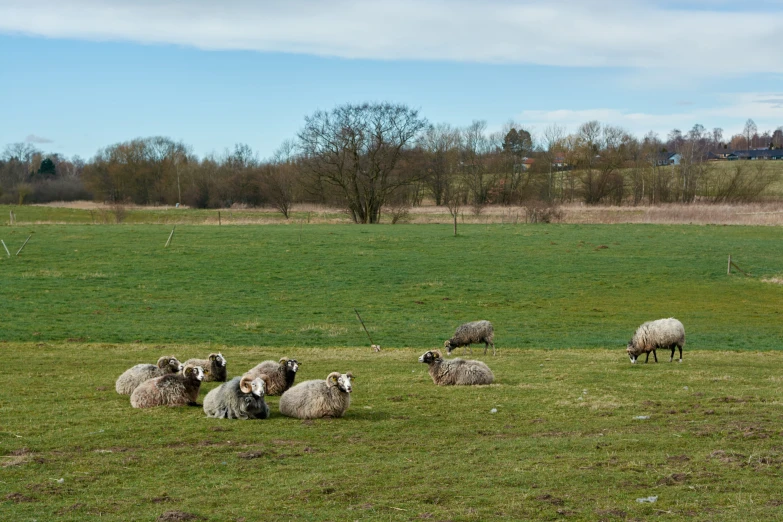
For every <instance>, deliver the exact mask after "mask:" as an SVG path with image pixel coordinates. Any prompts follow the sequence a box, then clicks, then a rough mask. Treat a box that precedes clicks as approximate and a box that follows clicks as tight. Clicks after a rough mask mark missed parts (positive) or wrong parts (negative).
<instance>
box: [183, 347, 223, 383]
mask: <svg viewBox="0 0 783 522" xmlns="http://www.w3.org/2000/svg"><path fill="white" fill-rule="evenodd" d="M185 364H192V365H194V366H201V368H203V369H204V382H212V381H217V382H226V358H225V357H223V355H222V354H220V353H211V354H209V358H208V359H188V360H187V361H185Z"/></svg>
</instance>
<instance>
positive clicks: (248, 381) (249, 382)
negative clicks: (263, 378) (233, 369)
mask: <svg viewBox="0 0 783 522" xmlns="http://www.w3.org/2000/svg"><path fill="white" fill-rule="evenodd" d="M239 389H240V390H242V393H250V392H252V391H253V379H252V378H250V377H242V380H241V381H239Z"/></svg>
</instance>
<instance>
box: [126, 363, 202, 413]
mask: <svg viewBox="0 0 783 522" xmlns="http://www.w3.org/2000/svg"><path fill="white" fill-rule="evenodd" d="M202 380H204V370H203V369H202V368H201V366H194V365H191V364H186V365H185V368H184V369H183V370H182V373H173V374H172V373H170V374H168V375H164V376H163V377H155V378H154V379H149V380H147V381H144V382H143V383H141V384H140V385H139V386H138V387H137V388H136V389H135V390H133V393H132V394H131V397H130V403H131V406H133V407H134V408H152V407H153V406H185V405H189V406H194V405H195V404H196V399H198V390H199V388H200V387H201V381H202Z"/></svg>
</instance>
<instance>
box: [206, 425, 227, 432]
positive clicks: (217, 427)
mask: <svg viewBox="0 0 783 522" xmlns="http://www.w3.org/2000/svg"><path fill="white" fill-rule="evenodd" d="M209 431H215V432H220V431H230V430H229V429H228V428H224V427H223V426H212V427H211V428H209Z"/></svg>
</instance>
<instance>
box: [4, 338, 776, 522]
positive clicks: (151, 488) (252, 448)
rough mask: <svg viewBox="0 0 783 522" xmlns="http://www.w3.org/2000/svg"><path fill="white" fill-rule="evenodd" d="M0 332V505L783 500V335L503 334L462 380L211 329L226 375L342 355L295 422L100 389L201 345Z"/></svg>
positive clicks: (16, 515) (697, 509)
mask: <svg viewBox="0 0 783 522" xmlns="http://www.w3.org/2000/svg"><path fill="white" fill-rule="evenodd" d="M2 347H3V348H2V349H3V354H4V360H5V364H4V365H3V367H4V370H3V386H2V387H0V411H2V414H3V422H2V425H0V466H2V467H0V519H2V520H15V521H17V520H18V521H26V520H63V521H84V520H98V519H100V520H149V521H152V520H156V519H157V517H159V516H160V515H162V514H163V513H166V512H170V511H176V512H180V517H184V516H185V515H184V514H192V515H194V516H197V517H201V518H200V519H201V520H214V521H226V520H231V521H234V520H236V521H239V520H248V521H249V520H420V519H432V520H454V521H462V520H467V521H471V520H475V521H483V520H495V519H504V520H551V519H556V518H562V517H566V518H569V519H575V520H624V519H631V520H650V519H656V518H658V517H663V518H664V519H665V520H685V519H686V518H687V519H694V518H695V519H700V520H704V519H711V520H772V519H775V518H777V517H779V516H780V507H779V506H780V505H781V503H783V493H781V489H780V472H781V464H783V449H781V445H780V436H781V426H780V422H779V419H780V416H781V400H780V397H781V392H783V379H782V378H781V377H780V375H779V372H777V371H776V370H774V369H776V368H780V366H781V364H783V353H781V352H746V353H736V352H722V351H706V350H693V351H687V350H686V352H685V361H684V363H683V364H677V363H674V364H669V363H661V364H657V365H655V364H648V365H644V364H641V365H636V366H632V365H630V364H629V362H628V360H627V358H626V357H625V356H624V354H623V353H621V351H619V350H603V349H596V350H589V351H588V350H503V351H501V354H500V355H498V356H497V357H494V358H493V357H486V358H484V359H485V360H486V361H487V362H488V363H489V364H490V365H491V367H492V368H493V370H494V372H495V375H496V383H495V384H493V385H491V386H485V387H478V388H468V387H436V386H435V385H433V384H432V382H431V380H430V378H429V376H428V375H427V374H426V367H425V366H424V365H422V364H418V363H417V362H416V357H417V356H418V355H419V354H420V353H421V351H422V350H420V349H419V350H417V349H399V350H384V351H383V352H381V353H380V354H373V353H371V352H370V351H369V350H368V349H363V350H358V349H355V348H307V349H305V348H300V349H286V350H283V349H272V348H249V347H223V353H224V354H225V355H226V357H227V358H228V364H229V375H236V374H238V373H241V372H242V371H244V370H245V369H248V368H250V367H251V366H252V365H254V364H256V363H257V362H259V361H261V360H263V359H267V358H277V357H279V356H281V355H290V356H295V357H296V358H297V359H298V360H300V361H301V362H302V368H301V370H300V375H299V377H298V380H305V379H311V378H324V377H325V376H326V374H327V373H328V372H330V371H332V370H340V371H347V370H351V371H353V372H354V373H355V375H356V381H355V383H354V393H353V403H352V405H351V408H350V409H349V410H348V412H347V414H346V416H345V417H344V418H342V419H332V420H329V419H324V420H316V421H306V422H302V421H298V420H294V419H288V418H285V417H282V416H280V414H279V413H278V409H277V404H278V400H279V399H278V398H276V397H273V398H268V402H269V404H270V406H271V408H272V417H271V418H270V419H268V420H264V421H228V420H213V419H206V418H205V417H204V415H203V412H202V411H201V409H200V408H192V407H190V408H189V407H184V408H157V409H150V410H134V409H132V408H131V407H130V404H129V401H128V398H127V397H124V396H119V395H117V394H116V393H115V392H114V380H115V378H116V377H117V376H118V375H119V374H120V373H121V372H122V371H123V370H125V369H126V368H127V367H129V366H131V365H132V364H134V363H137V362H139V361H152V360H155V359H156V358H157V357H158V355H160V354H161V353H164V352H165V353H174V354H176V355H178V356H179V357H181V358H187V357H192V356H203V355H205V354H206V353H207V352H208V351H209V350H211V349H212V347H209V346H207V345H198V346H193V345H165V346H161V345H147V344H131V345H113V344H80V343H66V344H60V343H5V344H3V345H2ZM214 386H216V383H207V384H204V386H203V387H202V390H201V399H202V400H203V396H204V395H205V394H206V392H207V391H208V390H209V389H212V388H213V387H214ZM493 408H496V409H497V413H495V414H492V413H490V410H491V409H493ZM637 416H649V419H635V417H637ZM648 496H657V497H658V500H657V502H656V503H654V504H641V503H638V502H637V501H636V499H637V498H642V497H648ZM185 519H186V518H169V519H168V520H185Z"/></svg>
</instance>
